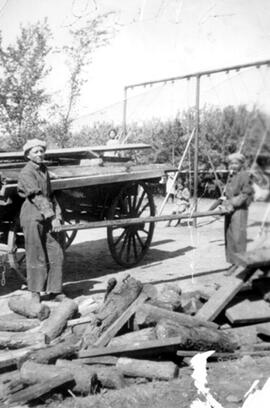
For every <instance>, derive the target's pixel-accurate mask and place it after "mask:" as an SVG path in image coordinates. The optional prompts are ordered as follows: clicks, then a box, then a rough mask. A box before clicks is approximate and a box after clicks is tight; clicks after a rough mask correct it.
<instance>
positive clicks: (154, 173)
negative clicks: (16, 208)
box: [1, 167, 166, 197]
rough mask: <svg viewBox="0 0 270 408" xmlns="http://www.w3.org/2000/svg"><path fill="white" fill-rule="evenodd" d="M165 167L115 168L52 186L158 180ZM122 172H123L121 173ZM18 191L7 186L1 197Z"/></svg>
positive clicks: (55, 181) (54, 180)
mask: <svg viewBox="0 0 270 408" xmlns="http://www.w3.org/2000/svg"><path fill="white" fill-rule="evenodd" d="M165 170H166V169H165V167H163V168H161V167H157V168H153V167H152V168H150V169H148V170H147V169H141V170H140V168H135V169H134V171H131V170H127V169H126V168H123V167H122V168H120V171H119V168H118V167H114V168H112V170H111V171H110V172H108V171H107V172H106V173H105V174H102V172H100V173H99V174H90V175H89V174H88V175H84V176H81V175H80V176H74V177H66V178H65V177H63V178H59V179H57V178H56V179H52V180H51V185H52V189H53V190H54V191H55V190H64V189H71V188H81V187H90V186H100V185H104V184H113V183H123V182H128V181H139V180H144V181H146V180H158V179H160V178H161V177H162V176H163V175H164V173H165ZM121 171H122V172H121ZM16 191H17V185H16V183H13V184H5V185H3V186H2V189H1V196H2V197H8V196H10V194H12V193H15V192H16Z"/></svg>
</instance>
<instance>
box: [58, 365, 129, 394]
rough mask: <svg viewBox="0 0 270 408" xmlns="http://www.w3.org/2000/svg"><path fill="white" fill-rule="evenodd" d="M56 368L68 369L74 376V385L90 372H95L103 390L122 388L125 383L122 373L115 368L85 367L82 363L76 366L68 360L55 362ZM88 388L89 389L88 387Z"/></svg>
mask: <svg viewBox="0 0 270 408" xmlns="http://www.w3.org/2000/svg"><path fill="white" fill-rule="evenodd" d="M56 367H61V368H65V369H68V370H69V371H70V372H72V373H73V374H74V379H75V381H76V384H78V379H79V378H81V377H82V378H85V377H88V378H89V375H90V374H91V373H92V372H96V374H97V377H98V379H99V381H100V383H101V386H102V387H104V388H110V389H120V388H123V387H124V386H125V385H126V383H125V379H124V377H123V375H122V373H121V372H120V371H119V370H117V369H116V368H115V367H103V366H100V365H91V366H87V365H85V364H83V363H81V364H78V363H74V362H73V361H68V360H60V359H59V360H57V362H56ZM88 388H89V387H88Z"/></svg>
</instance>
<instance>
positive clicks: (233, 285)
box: [196, 267, 244, 321]
mask: <svg viewBox="0 0 270 408" xmlns="http://www.w3.org/2000/svg"><path fill="white" fill-rule="evenodd" d="M243 271H244V269H243V267H239V268H238V269H237V271H236V272H237V273H240V272H243ZM243 286H244V280H243V277H242V276H241V277H238V276H229V277H228V278H227V279H226V283H225V284H224V285H222V286H221V287H220V288H219V289H218V290H217V291H216V292H215V293H214V295H213V296H211V298H210V299H209V300H208V301H207V302H206V303H205V304H204V305H203V306H202V307H201V309H200V310H199V311H198V313H197V314H196V317H199V318H200V319H205V320H210V321H212V320H214V319H215V318H216V317H217V316H218V315H219V313H220V312H221V311H222V310H223V309H224V308H225V307H226V306H227V304H228V303H229V302H230V301H231V300H232V299H233V297H234V296H235V295H236V294H237V293H238V292H239V291H240V289H241V288H242V287H243Z"/></svg>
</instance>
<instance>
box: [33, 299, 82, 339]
mask: <svg viewBox="0 0 270 408" xmlns="http://www.w3.org/2000/svg"><path fill="white" fill-rule="evenodd" d="M77 311H78V306H77V303H76V302H74V300H72V299H65V300H64V301H63V302H60V303H59V306H58V307H57V308H55V309H54V310H53V311H52V312H51V315H50V317H49V318H48V319H47V320H46V322H44V323H43V325H42V328H41V330H42V331H43V333H44V334H45V338H46V342H47V343H50V342H51V341H52V340H53V339H55V338H56V337H57V336H59V335H60V334H61V333H62V331H63V330H64V328H65V327H66V324H67V321H68V320H69V319H71V318H72V317H73V316H74V315H75V313H77Z"/></svg>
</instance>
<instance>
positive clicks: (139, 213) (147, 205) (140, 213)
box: [138, 203, 150, 217]
mask: <svg viewBox="0 0 270 408" xmlns="http://www.w3.org/2000/svg"><path fill="white" fill-rule="evenodd" d="M147 207H150V205H149V203H146V204H145V205H144V206H143V207H142V208H141V210H140V211H139V212H138V216H139V217H140V216H141V215H142V213H143V212H144V211H145V210H146V208H147Z"/></svg>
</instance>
